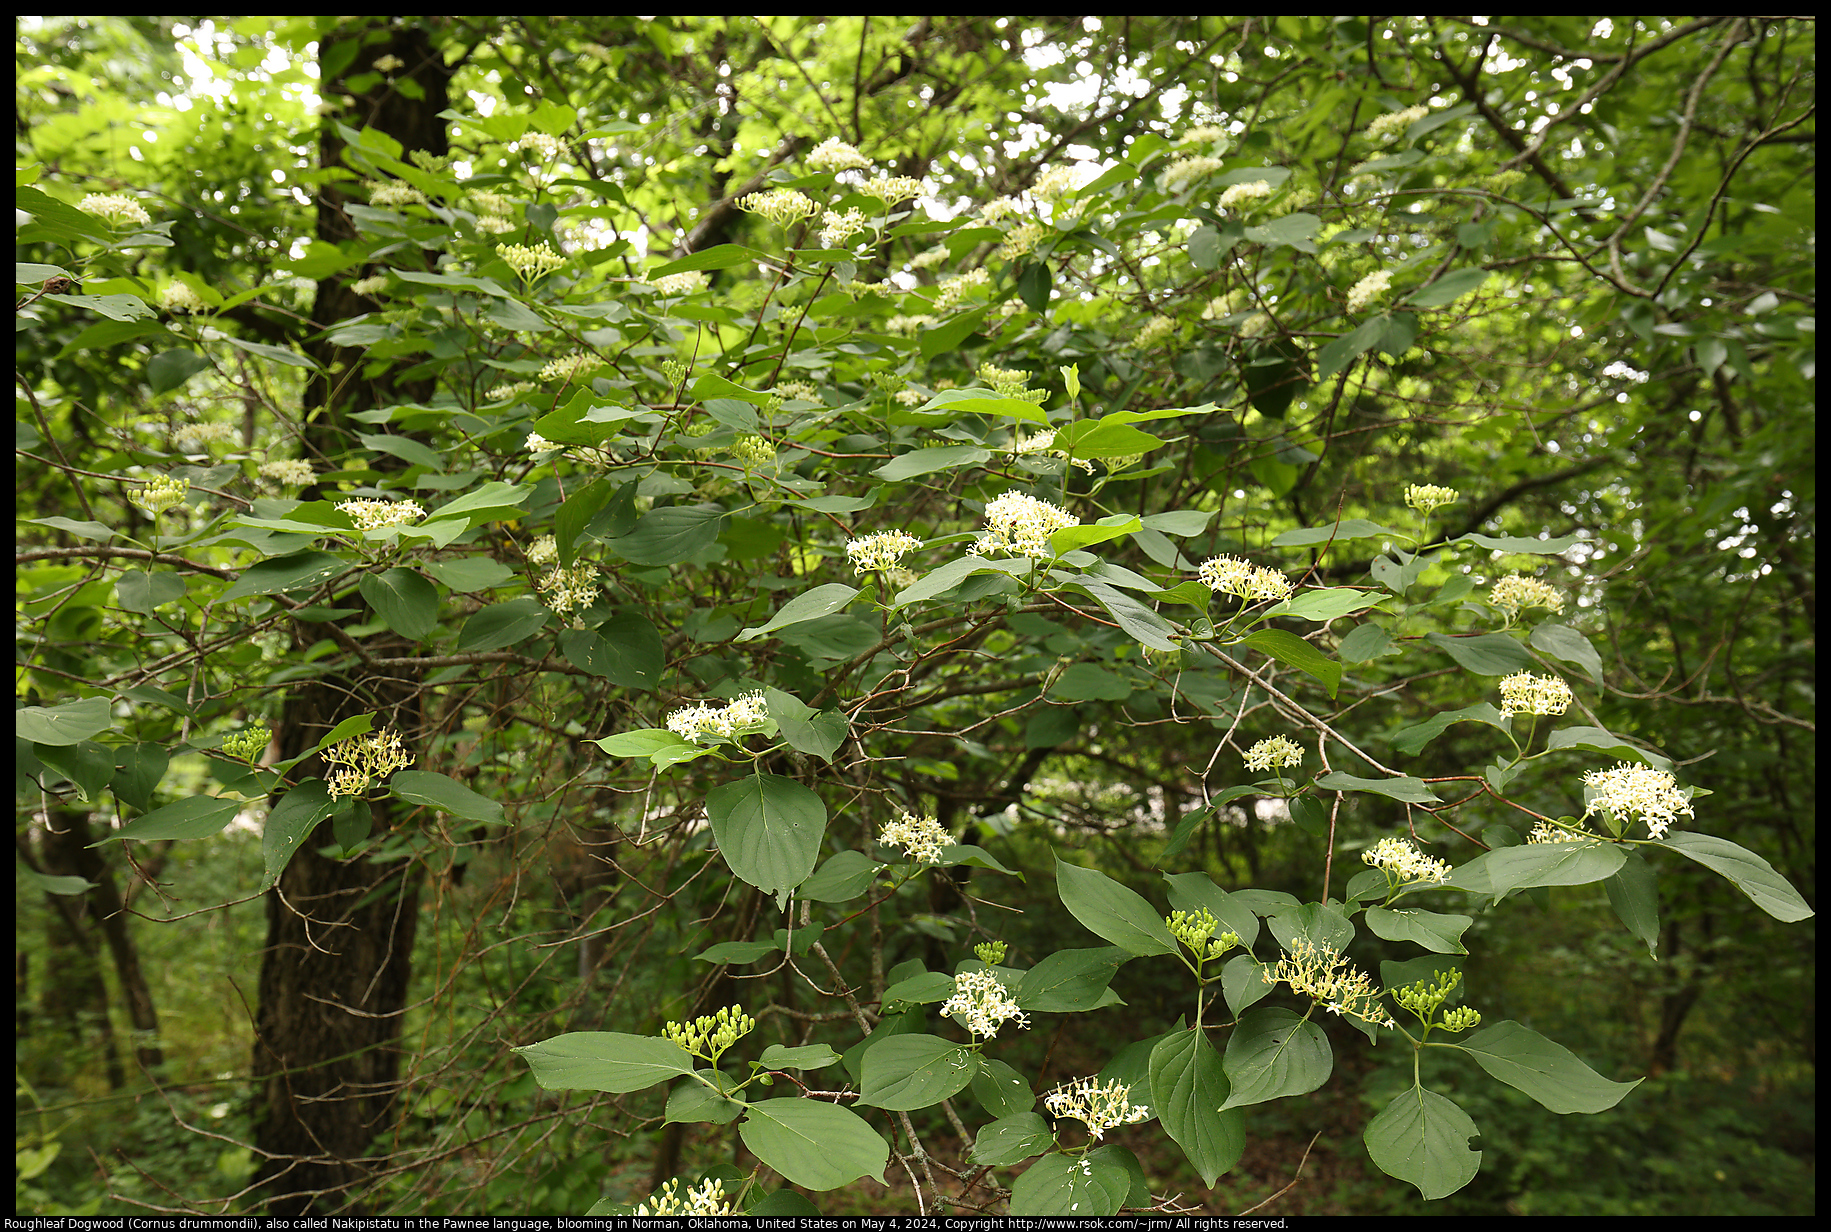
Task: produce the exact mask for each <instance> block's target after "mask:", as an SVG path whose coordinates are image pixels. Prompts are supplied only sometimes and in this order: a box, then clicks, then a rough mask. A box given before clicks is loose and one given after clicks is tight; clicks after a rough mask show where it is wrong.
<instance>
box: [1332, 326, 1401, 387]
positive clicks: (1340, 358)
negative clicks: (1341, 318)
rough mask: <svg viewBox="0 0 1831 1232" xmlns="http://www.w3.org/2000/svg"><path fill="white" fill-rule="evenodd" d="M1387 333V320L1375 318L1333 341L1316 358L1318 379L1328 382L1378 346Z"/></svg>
mask: <svg viewBox="0 0 1831 1232" xmlns="http://www.w3.org/2000/svg"><path fill="white" fill-rule="evenodd" d="M1385 333H1386V318H1385V317H1374V318H1373V319H1372V320H1371V321H1363V322H1362V323H1361V324H1360V325H1359V326H1358V327H1357V328H1355V329H1353V330H1350V331H1349V332H1348V333H1345V334H1343V335H1342V336H1341V337H1339V338H1336V339H1334V340H1332V341H1331V342H1330V343H1329V345H1327V346H1325V347H1324V348H1322V350H1321V351H1320V352H1319V353H1318V354H1317V356H1316V379H1317V380H1318V381H1326V380H1328V379H1329V378H1330V377H1332V376H1334V375H1335V374H1336V373H1337V372H1340V371H1341V370H1342V369H1343V368H1345V367H1347V366H1348V364H1349V363H1350V362H1352V361H1353V360H1355V359H1356V358H1358V357H1359V356H1361V355H1362V354H1364V353H1365V352H1367V351H1370V350H1372V349H1373V348H1374V347H1375V346H1376V345H1378V343H1379V341H1380V339H1381V338H1382V337H1384V336H1385Z"/></svg>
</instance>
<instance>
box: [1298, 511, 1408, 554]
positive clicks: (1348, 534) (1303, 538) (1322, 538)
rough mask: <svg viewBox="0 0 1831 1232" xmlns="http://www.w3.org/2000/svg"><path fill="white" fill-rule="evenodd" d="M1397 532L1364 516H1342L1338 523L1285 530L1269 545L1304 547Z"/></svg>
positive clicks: (1379, 537) (1381, 536)
mask: <svg viewBox="0 0 1831 1232" xmlns="http://www.w3.org/2000/svg"><path fill="white" fill-rule="evenodd" d="M1398 533H1399V532H1397V531H1395V530H1393V529H1392V528H1390V527H1387V526H1382V525H1380V524H1379V523H1378V522H1369V521H1368V520H1367V519H1366V518H1344V519H1342V521H1341V522H1339V523H1331V524H1329V525H1327V526H1305V527H1302V528H1301V529H1298V530H1287V531H1285V532H1284V533H1283V534H1282V535H1279V536H1278V537H1277V538H1276V539H1273V540H1272V542H1271V546H1272V547H1275V548H1304V547H1312V546H1314V545H1315V544H1318V543H1329V542H1331V541H1333V542H1337V543H1339V542H1341V541H1343V540H1346V539H1381V538H1385V537H1386V536H1389V535H1396V534H1398Z"/></svg>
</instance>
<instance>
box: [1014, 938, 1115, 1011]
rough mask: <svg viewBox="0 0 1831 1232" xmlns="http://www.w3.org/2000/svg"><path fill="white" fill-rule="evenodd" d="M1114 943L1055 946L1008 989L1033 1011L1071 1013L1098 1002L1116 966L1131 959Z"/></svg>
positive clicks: (1025, 1006)
mask: <svg viewBox="0 0 1831 1232" xmlns="http://www.w3.org/2000/svg"><path fill="white" fill-rule="evenodd" d="M1131 957H1132V955H1131V953H1130V951H1127V950H1123V949H1120V948H1119V947H1117V946H1096V947H1094V948H1092V949H1084V950H1057V951H1055V953H1053V954H1049V955H1047V956H1046V957H1044V958H1043V959H1042V961H1040V962H1038V963H1037V964H1036V965H1035V966H1034V967H1031V968H1030V969H1029V970H1028V971H1026V972H1024V974H1023V979H1022V980H1021V981H1020V982H1019V983H1018V985H1017V987H1016V989H1014V990H1013V992H1012V997H1013V999H1014V1000H1015V1001H1016V1002H1017V1004H1018V1005H1019V1006H1020V1007H1022V1008H1023V1009H1024V1010H1027V1011H1029V1012H1031V1013H1036V1014H1074V1013H1079V1012H1081V1011H1082V1010H1090V1009H1093V1008H1094V1007H1095V1006H1096V1005H1098V1004H1100V1001H1101V999H1102V998H1103V997H1104V996H1105V994H1106V989H1107V986H1108V985H1109V984H1111V983H1112V982H1113V976H1114V975H1115V974H1116V973H1117V972H1118V970H1119V968H1120V967H1121V966H1123V965H1125V963H1127V962H1128V961H1130V960H1131Z"/></svg>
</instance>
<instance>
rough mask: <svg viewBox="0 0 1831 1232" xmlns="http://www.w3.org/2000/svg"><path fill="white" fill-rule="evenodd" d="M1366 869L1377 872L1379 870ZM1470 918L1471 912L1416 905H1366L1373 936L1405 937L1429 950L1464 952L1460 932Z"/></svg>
mask: <svg viewBox="0 0 1831 1232" xmlns="http://www.w3.org/2000/svg"><path fill="white" fill-rule="evenodd" d="M1367 871H1368V872H1371V873H1378V871H1379V870H1377V869H1368V870H1367ZM1380 882H1381V885H1382V886H1383V885H1384V884H1385V877H1384V876H1383V875H1381V877H1380ZM1380 897H1382V898H1383V897H1385V891H1384V889H1382V890H1381V891H1380ZM1474 922H1475V920H1474V917H1473V916H1466V915H1449V914H1445V913H1442V912H1437V911H1424V910H1422V909H1419V908H1409V909H1404V908H1393V907H1369V908H1367V928H1368V929H1369V930H1370V931H1371V932H1372V933H1373V935H1374V936H1376V937H1379V938H1380V939H1382V940H1385V941H1409V942H1411V943H1413V944H1414V945H1421V946H1423V947H1424V948H1425V949H1427V950H1429V951H1431V953H1433V954H1467V953H1468V950H1467V949H1466V948H1464V946H1463V944H1462V934H1463V933H1464V932H1466V931H1467V930H1468V927H1469V925H1471V924H1473V923H1474Z"/></svg>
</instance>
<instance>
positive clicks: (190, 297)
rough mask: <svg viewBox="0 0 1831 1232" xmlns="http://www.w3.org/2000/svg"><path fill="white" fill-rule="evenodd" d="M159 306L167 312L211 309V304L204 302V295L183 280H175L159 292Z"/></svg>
mask: <svg viewBox="0 0 1831 1232" xmlns="http://www.w3.org/2000/svg"><path fill="white" fill-rule="evenodd" d="M159 307H161V308H163V309H165V310H166V311H167V312H192V313H196V312H208V311H210V306H209V305H208V304H206V303H204V302H203V296H201V295H199V294H197V292H195V291H193V290H191V288H190V287H188V286H186V285H185V284H184V283H182V282H174V283H172V284H171V285H170V286H167V287H165V288H164V289H163V290H161V291H160V292H159Z"/></svg>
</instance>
